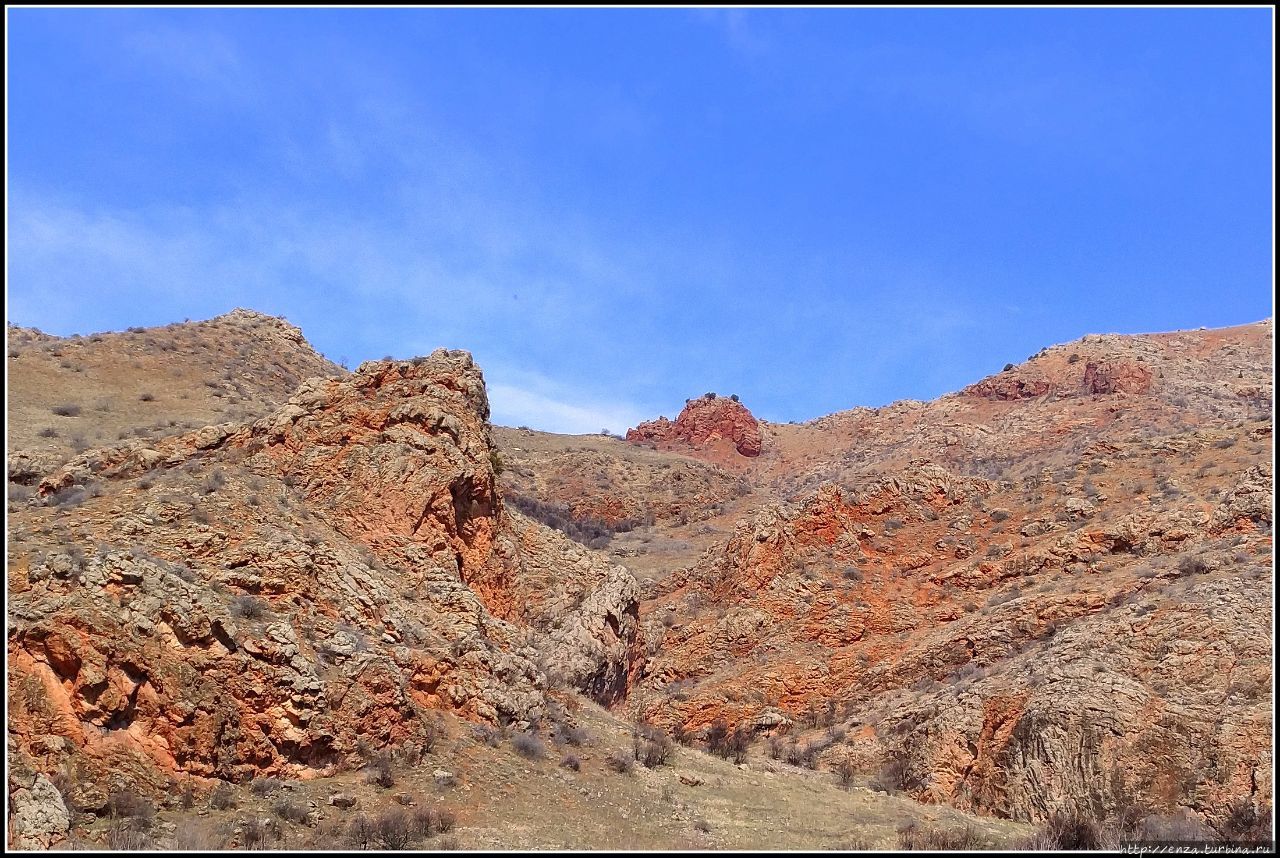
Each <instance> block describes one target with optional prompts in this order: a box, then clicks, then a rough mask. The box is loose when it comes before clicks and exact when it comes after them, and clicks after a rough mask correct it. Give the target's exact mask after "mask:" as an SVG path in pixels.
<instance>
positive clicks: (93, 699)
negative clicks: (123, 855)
mask: <svg viewBox="0 0 1280 858" xmlns="http://www.w3.org/2000/svg"><path fill="white" fill-rule="evenodd" d="M487 420H488V402H487V398H486V395H485V389H484V380H483V377H482V375H481V373H480V371H479V369H478V368H477V367H476V366H475V365H474V364H473V363H472V362H471V359H470V357H469V356H468V355H467V354H466V353H464V352H445V351H438V352H436V353H435V354H433V355H431V356H430V357H428V358H422V359H417V360H414V361H411V362H395V361H383V362H371V363H366V364H364V365H362V366H361V367H360V369H359V370H358V371H357V372H355V373H353V374H351V375H349V376H344V377H341V378H325V377H317V378H313V379H311V380H309V381H307V382H305V383H303V384H302V385H300V386H299V387H298V389H297V390H296V391H295V392H294V395H293V396H292V397H290V398H289V399H288V400H287V401H286V402H285V403H283V404H282V405H281V406H280V407H279V408H277V409H276V410H274V411H273V412H272V413H270V414H268V415H267V416H266V417H263V418H262V419H259V420H257V421H255V422H252V423H236V422H231V423H223V424H218V425H214V426H208V427H205V428H203V429H200V430H197V431H194V432H188V433H184V434H179V435H173V436H170V437H166V438H162V439H155V440H148V441H143V440H130V441H127V442H124V443H121V444H117V445H114V446H110V447H102V448H94V449H91V450H88V451H85V452H84V453H81V454H80V455H78V456H76V457H75V458H73V459H71V460H70V461H69V462H67V463H66V464H64V465H62V466H60V467H58V468H55V469H54V470H52V471H50V472H48V473H45V474H43V475H40V476H39V477H38V478H32V479H29V480H28V482H29V483H31V484H32V488H33V489H34V491H31V492H19V493H18V497H17V498H16V499H15V497H14V493H13V492H11V499H10V505H9V506H10V525H9V527H10V531H9V551H10V554H9V563H8V587H9V611H10V613H9V628H8V658H9V688H8V691H9V700H10V701H11V704H10V708H9V718H8V727H9V741H10V746H11V749H12V750H13V751H14V752H15V753H16V756H17V757H18V758H20V759H21V760H22V761H23V764H24V766H25V767H26V768H28V769H30V770H32V771H35V772H39V773H43V775H44V776H58V775H61V776H62V777H63V779H64V780H63V782H64V783H65V784H68V786H67V793H66V799H67V800H68V801H69V802H71V803H72V804H73V805H74V806H75V807H77V808H79V809H81V810H90V811H94V810H98V811H100V810H102V808H104V806H105V805H106V803H107V801H108V798H109V795H110V794H111V793H112V791H113V790H116V791H118V790H120V789H129V790H136V791H139V792H142V793H145V794H151V795H159V794H163V793H164V792H165V791H171V790H172V789H173V788H174V785H175V783H176V779H177V778H178V777H179V776H184V777H186V776H195V777H199V778H204V779H220V780H224V781H229V782H241V781H244V780H246V779H248V778H252V777H261V776H264V775H274V776H282V777H290V778H298V777H311V776H317V775H326V774H333V773H335V772H337V771H340V770H342V769H343V768H346V767H350V766H353V765H357V766H358V765H359V764H360V761H361V760H362V758H363V755H366V754H367V749H368V748H375V749H376V748H385V747H391V746H400V745H403V744H404V743H405V742H412V741H421V740H422V738H423V734H424V733H427V732H430V731H431V730H432V729H434V728H433V726H432V725H433V721H432V720H431V717H430V715H431V713H432V712H434V711H437V710H446V711H451V712H457V713H459V714H461V715H463V716H465V717H467V718H470V719H473V720H476V721H480V722H489V723H492V724H495V725H496V724H505V725H514V726H515V727H517V728H529V727H533V726H535V725H538V724H539V723H541V722H543V721H548V722H549V720H550V718H551V715H552V713H553V712H558V713H562V712H563V710H562V709H561V708H559V707H558V706H557V705H556V704H554V703H553V701H552V699H551V697H550V696H549V695H550V694H551V692H552V691H553V690H554V689H556V688H561V687H564V688H571V689H578V690H580V691H581V692H583V693H584V694H586V695H588V696H590V697H593V698H595V699H597V700H600V701H602V702H606V703H609V702H614V701H616V700H617V699H619V698H620V697H621V696H623V694H624V693H625V690H626V686H627V674H628V671H629V669H630V666H631V662H632V661H633V649H634V644H635V634H636V616H637V602H636V588H635V583H634V581H633V579H632V578H631V576H630V575H629V574H628V573H627V572H626V571H625V570H624V569H623V568H622V567H620V566H610V565H609V564H607V563H605V562H603V561H602V560H601V559H600V558H599V557H597V556H596V555H594V554H592V553H591V552H589V551H587V550H585V549H583V548H581V547H580V546H577V545H576V544H575V543H572V542H571V541H569V540H568V539H566V538H564V537H563V536H561V535H559V534H557V533H555V532H554V531H551V530H549V529H547V528H546V527H543V526H542V525H540V524H537V523H536V522H533V521H530V520H528V519H526V518H524V517H523V516H521V515H519V514H518V513H510V512H508V511H507V510H506V509H505V507H504V505H503V503H502V500H501V498H500V496H499V495H498V493H497V491H496V488H495V478H494V473H493V462H494V461H495V460H496V454H495V453H494V451H493V448H492V447H491V445H490V441H489V428H488V423H487ZM10 476H11V479H12V477H13V476H14V475H13V474H12V473H11V475H10Z"/></svg>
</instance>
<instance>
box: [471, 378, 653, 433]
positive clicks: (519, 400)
mask: <svg viewBox="0 0 1280 858" xmlns="http://www.w3.org/2000/svg"><path fill="white" fill-rule="evenodd" d="M562 396H563V394H562ZM489 408H490V411H491V413H492V420H493V422H494V423H496V424H498V425H500V426H532V427H534V428H536V429H542V430H543V431H546V432H562V433H567V434H571V435H585V434H589V433H593V432H599V431H600V430H601V429H608V430H609V431H610V432H616V433H619V434H621V433H623V432H626V431H627V429H629V428H630V427H632V426H635V425H636V424H637V423H639V422H640V421H641V420H645V419H647V416H646V415H645V414H644V413H643V412H642V411H641V410H640V409H639V408H637V407H636V406H634V405H632V404H630V403H627V402H610V401H601V400H594V399H591V398H588V397H584V396H582V395H581V394H573V393H569V394H567V398H561V397H556V396H550V395H546V394H544V393H538V392H536V391H534V390H529V389H526V388H523V387H518V386H515V385H511V384H504V383H502V382H493V383H490V384H489Z"/></svg>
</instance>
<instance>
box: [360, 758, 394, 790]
mask: <svg viewBox="0 0 1280 858" xmlns="http://www.w3.org/2000/svg"><path fill="white" fill-rule="evenodd" d="M364 779H365V783H369V784H373V785H374V786H378V787H382V788H383V789H391V788H392V787H393V786H395V785H396V776H395V772H394V771H393V770H392V767H391V755H390V754H389V753H387V752H386V751H379V752H378V753H377V754H374V756H373V759H371V760H370V761H369V766H368V770H367V771H366V772H365V776H364Z"/></svg>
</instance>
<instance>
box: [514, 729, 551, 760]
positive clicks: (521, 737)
mask: <svg viewBox="0 0 1280 858" xmlns="http://www.w3.org/2000/svg"><path fill="white" fill-rule="evenodd" d="M511 746H512V747H513V748H515V749H516V753H518V754H519V755H520V756H522V757H524V758H525V759H529V760H541V759H542V758H543V757H545V756H546V755H547V746H546V745H544V744H543V743H542V740H541V739H539V738H538V737H537V736H535V735H533V734H532V733H517V734H516V735H514V736H512V737H511Z"/></svg>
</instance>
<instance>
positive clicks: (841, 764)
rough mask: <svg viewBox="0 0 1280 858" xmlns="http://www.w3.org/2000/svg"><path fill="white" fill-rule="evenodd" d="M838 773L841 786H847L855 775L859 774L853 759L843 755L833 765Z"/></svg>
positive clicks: (837, 778)
mask: <svg viewBox="0 0 1280 858" xmlns="http://www.w3.org/2000/svg"><path fill="white" fill-rule="evenodd" d="M833 768H834V771H835V773H836V780H838V781H839V782H840V786H842V787H847V786H849V785H850V784H852V783H853V777H854V775H855V774H857V768H856V767H855V766H854V764H853V760H852V759H850V758H849V757H841V758H840V759H839V760H837V761H836V764H835V766H834V767H833Z"/></svg>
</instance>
